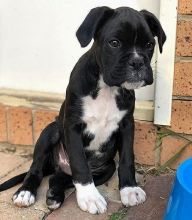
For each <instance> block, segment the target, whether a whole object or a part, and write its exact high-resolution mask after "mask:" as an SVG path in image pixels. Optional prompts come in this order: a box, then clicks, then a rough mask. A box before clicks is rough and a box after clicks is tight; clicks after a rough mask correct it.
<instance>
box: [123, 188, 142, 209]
mask: <svg viewBox="0 0 192 220" xmlns="http://www.w3.org/2000/svg"><path fill="white" fill-rule="evenodd" d="M120 196H121V202H122V203H123V205H125V206H134V205H138V204H140V203H143V202H145V200H146V193H145V192H144V191H143V190H142V189H141V188H140V187H125V188H123V189H121V190H120Z"/></svg>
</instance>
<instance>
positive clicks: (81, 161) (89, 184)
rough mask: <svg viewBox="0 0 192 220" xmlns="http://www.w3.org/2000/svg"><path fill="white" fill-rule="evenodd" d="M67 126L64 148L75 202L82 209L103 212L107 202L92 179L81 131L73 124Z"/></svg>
mask: <svg viewBox="0 0 192 220" xmlns="http://www.w3.org/2000/svg"><path fill="white" fill-rule="evenodd" d="M67 127H68V128H67V129H65V139H66V148H67V153H68V156H69V162H70V166H71V171H72V177H73V182H74V185H75V188H76V197H77V203H78V205H79V207H80V208H81V209H82V210H83V211H87V212H89V213H91V214H97V213H104V212H105V211H106V210H107V203H106V201H105V199H104V198H103V196H102V195H101V194H100V193H99V191H98V190H97V188H96V187H95V184H94V182H93V180H92V175H91V172H90V169H89V166H88V163H87V161H86V155H85V151H84V149H83V143H82V138H81V133H80V132H78V131H77V129H76V128H75V126H70V127H69V126H67Z"/></svg>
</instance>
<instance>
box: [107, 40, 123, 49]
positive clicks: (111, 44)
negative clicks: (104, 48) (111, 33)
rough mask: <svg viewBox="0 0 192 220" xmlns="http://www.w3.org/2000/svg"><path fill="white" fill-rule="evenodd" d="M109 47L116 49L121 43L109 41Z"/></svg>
mask: <svg viewBox="0 0 192 220" xmlns="http://www.w3.org/2000/svg"><path fill="white" fill-rule="evenodd" d="M109 45H110V46H111V47H114V48H117V47H120V46H121V43H120V41H118V40H116V39H113V40H110V41H109Z"/></svg>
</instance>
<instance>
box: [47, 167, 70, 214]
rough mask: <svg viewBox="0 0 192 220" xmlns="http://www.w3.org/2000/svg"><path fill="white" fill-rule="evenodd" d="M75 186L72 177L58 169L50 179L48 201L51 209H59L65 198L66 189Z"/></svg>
mask: <svg viewBox="0 0 192 220" xmlns="http://www.w3.org/2000/svg"><path fill="white" fill-rule="evenodd" d="M71 187H73V183H72V177H71V176H70V175H68V174H65V173H64V172H62V171H60V170H59V171H57V172H56V173H55V174H54V175H53V176H52V177H51V178H50V180H49V190H48V191H47V196H46V197H47V198H46V203H47V207H48V208H49V209H50V210H55V209H58V208H59V207H60V206H61V205H62V203H63V201H64V199H65V192H64V191H65V190H66V189H68V188H71Z"/></svg>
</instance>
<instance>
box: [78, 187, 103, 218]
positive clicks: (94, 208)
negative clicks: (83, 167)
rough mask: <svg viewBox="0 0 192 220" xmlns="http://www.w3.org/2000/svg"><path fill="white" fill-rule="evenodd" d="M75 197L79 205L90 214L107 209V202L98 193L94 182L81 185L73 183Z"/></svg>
mask: <svg viewBox="0 0 192 220" xmlns="http://www.w3.org/2000/svg"><path fill="white" fill-rule="evenodd" d="M74 185H75V188H76V197H77V203H78V205H79V207H80V208H81V209H82V210H83V211H86V212H89V213H91V214H97V213H104V212H106V210H107V202H106V201H105V199H104V197H103V196H102V195H101V194H100V193H99V191H98V190H97V188H96V187H95V185H94V183H91V184H87V185H82V184H80V183H75V184H74Z"/></svg>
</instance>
